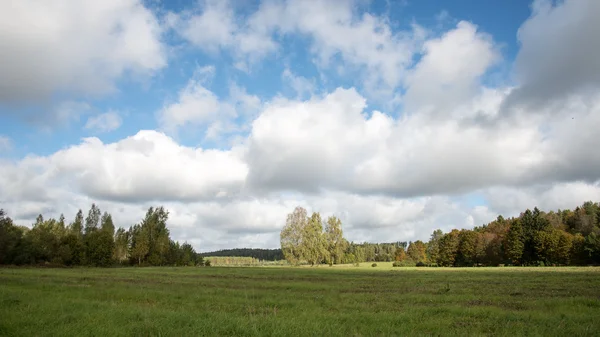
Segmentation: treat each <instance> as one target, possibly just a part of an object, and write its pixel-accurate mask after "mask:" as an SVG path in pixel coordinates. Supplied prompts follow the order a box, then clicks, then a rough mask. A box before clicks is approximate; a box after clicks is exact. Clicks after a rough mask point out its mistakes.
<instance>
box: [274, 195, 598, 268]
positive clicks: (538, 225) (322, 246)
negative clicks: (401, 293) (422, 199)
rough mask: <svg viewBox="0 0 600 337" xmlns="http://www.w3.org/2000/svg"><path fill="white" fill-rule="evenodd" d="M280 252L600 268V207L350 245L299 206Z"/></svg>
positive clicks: (311, 257)
mask: <svg viewBox="0 0 600 337" xmlns="http://www.w3.org/2000/svg"><path fill="white" fill-rule="evenodd" d="M280 239H281V249H282V251H283V254H284V256H285V258H286V260H287V261H288V262H289V263H291V264H294V265H299V264H309V265H319V264H324V263H327V264H330V265H331V264H344V263H359V262H370V261H374V262H375V261H395V262H394V266H410V265H412V266H444V267H449V266H454V267H469V266H501V265H515V266H549V265H553V266H561V265H598V264H600V205H599V204H598V203H593V202H591V201H588V202H585V203H584V204H583V205H582V206H579V207H577V208H575V210H558V211H556V212H555V211H550V212H542V211H540V210H539V209H538V208H537V207H536V208H534V209H533V210H529V209H527V210H525V211H524V212H522V213H521V214H520V215H519V216H518V217H512V218H506V219H505V218H504V217H502V216H498V217H497V218H496V219H495V220H494V221H492V222H490V223H488V224H485V225H482V226H479V227H475V228H473V229H460V230H459V229H453V230H451V231H450V232H448V233H443V232H442V231H441V230H439V229H438V230H435V231H434V232H433V233H432V234H431V237H430V239H429V241H428V242H423V241H420V240H417V241H414V242H408V243H406V242H396V243H385V244H373V243H363V244H356V243H353V242H348V241H347V240H346V239H345V238H344V237H343V231H342V224H341V221H340V219H338V218H336V217H335V216H331V217H329V218H328V219H327V220H326V221H323V220H322V219H321V215H320V214H319V213H312V215H310V216H308V214H307V211H306V210H305V209H304V208H302V207H297V208H296V209H295V210H294V211H293V212H292V213H290V214H289V215H288V217H287V221H286V225H285V226H284V228H283V229H282V231H281V233H280Z"/></svg>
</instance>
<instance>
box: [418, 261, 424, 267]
mask: <svg viewBox="0 0 600 337" xmlns="http://www.w3.org/2000/svg"><path fill="white" fill-rule="evenodd" d="M417 267H425V263H423V262H422V261H419V262H417Z"/></svg>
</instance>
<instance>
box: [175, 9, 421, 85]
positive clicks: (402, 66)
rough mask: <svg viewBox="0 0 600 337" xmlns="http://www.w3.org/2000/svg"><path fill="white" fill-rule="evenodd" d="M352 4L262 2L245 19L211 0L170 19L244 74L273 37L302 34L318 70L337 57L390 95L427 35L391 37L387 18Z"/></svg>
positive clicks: (416, 31) (273, 48) (269, 48)
mask: <svg viewBox="0 0 600 337" xmlns="http://www.w3.org/2000/svg"><path fill="white" fill-rule="evenodd" d="M356 6H358V4H357V2H355V1H334V2H332V1H299V0H289V1H283V2H276V1H263V2H262V3H261V4H260V6H259V7H258V9H257V10H256V11H255V12H253V13H251V14H250V15H248V16H247V17H246V16H241V15H236V13H235V10H234V8H233V7H232V4H231V3H230V2H229V1H213V0H209V1H202V2H200V6H199V9H198V12H199V13H193V14H190V13H182V14H181V15H179V16H176V20H171V21H173V22H175V23H174V24H172V26H173V27H174V28H175V29H176V31H178V32H179V33H180V34H181V35H182V36H183V37H184V38H186V39H187V40H188V41H190V42H191V43H193V44H194V45H196V46H198V47H200V48H203V49H205V50H207V51H209V52H215V51H217V50H221V49H226V50H230V51H232V52H233V53H234V55H235V57H236V58H237V59H238V62H237V64H238V68H241V69H242V70H247V67H248V65H249V64H251V63H253V62H256V61H258V60H260V59H262V58H264V57H265V56H267V55H269V54H272V53H275V52H278V51H279V50H280V48H281V47H280V46H279V44H278V42H276V39H275V36H277V35H281V36H284V35H294V34H300V35H306V36H308V37H309V38H310V39H311V49H310V52H311V53H312V54H313V55H314V56H315V57H316V59H315V62H316V63H317V65H319V66H320V67H321V68H335V64H336V63H337V62H336V57H337V56H340V57H341V59H342V60H343V61H344V62H345V64H344V65H345V66H347V67H349V68H355V69H356V70H359V71H361V72H362V74H363V75H362V76H363V78H364V79H365V81H366V87H367V88H368V90H370V91H371V92H373V93H377V92H379V93H381V92H382V91H383V92H386V94H387V95H389V94H390V93H391V92H392V91H393V90H394V89H395V88H396V87H397V86H399V85H400V84H401V81H402V78H403V76H404V75H405V73H406V69H407V68H409V67H410V66H411V65H412V62H413V61H412V58H413V55H414V54H415V52H417V51H418V49H419V46H420V44H421V43H422V41H423V39H424V38H425V36H426V32H425V30H424V29H423V28H422V27H420V26H418V25H416V24H413V25H412V27H411V29H410V30H407V31H401V32H399V33H394V32H392V29H391V27H390V23H389V21H388V20H387V19H386V18H385V17H379V16H375V15H372V14H369V13H365V14H363V15H362V16H359V15H357V14H356V11H355V8H356ZM247 61H248V62H247Z"/></svg>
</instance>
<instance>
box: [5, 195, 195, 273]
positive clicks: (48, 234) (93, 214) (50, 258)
mask: <svg viewBox="0 0 600 337" xmlns="http://www.w3.org/2000/svg"><path fill="white" fill-rule="evenodd" d="M168 218H169V212H168V211H167V210H165V209H164V208H163V207H162V206H161V207H156V208H154V207H150V208H149V209H148V211H147V212H146V215H145V217H144V218H143V219H142V221H140V223H138V224H135V225H133V226H131V227H130V228H129V229H128V230H125V229H124V228H118V229H116V230H115V225H114V223H113V220H112V216H111V215H110V214H109V213H107V212H104V214H102V212H101V211H100V208H98V206H96V204H92V206H91V208H90V210H89V212H88V214H87V217H86V218H85V219H84V217H83V212H82V210H79V211H78V212H77V214H76V215H75V219H74V220H73V221H72V222H70V223H68V224H67V223H66V220H65V217H64V216H63V215H61V216H60V217H59V219H58V220H56V219H44V217H43V216H42V215H41V214H40V215H38V217H37V219H36V222H35V223H34V224H33V225H32V227H31V229H30V228H28V227H26V226H17V225H15V224H13V221H12V220H11V219H10V218H9V217H8V216H7V215H6V213H5V211H4V210H1V209H0V264H4V265H51V266H96V267H108V266H113V265H139V266H166V265H171V266H194V265H204V261H203V258H202V257H201V256H200V255H199V254H198V253H196V251H195V250H194V248H193V247H192V245H190V244H189V243H185V242H184V243H183V244H180V243H179V242H175V241H173V240H172V239H171V238H170V233H169V229H168V228H167V220H168Z"/></svg>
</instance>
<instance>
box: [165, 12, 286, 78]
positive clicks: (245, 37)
mask: <svg viewBox="0 0 600 337" xmlns="http://www.w3.org/2000/svg"><path fill="white" fill-rule="evenodd" d="M232 5H233V4H232V3H231V2H230V1H229V0H223V1H220V0H203V1H199V2H198V8H196V9H195V10H192V11H184V12H182V13H178V14H176V13H170V16H169V26H171V27H172V28H173V29H175V30H176V31H177V32H179V34H181V36H182V37H184V38H185V39H186V40H188V41H189V42H191V43H192V44H193V45H195V46H197V47H199V48H201V49H203V50H205V51H207V52H209V53H213V54H215V53H218V52H220V51H221V50H223V49H224V50H231V51H233V52H234V53H235V55H236V57H237V58H238V61H237V63H236V64H237V67H238V68H240V69H242V70H247V67H248V66H249V65H250V64H251V63H253V62H255V61H257V60H260V59H261V58H263V57H264V56H265V55H267V54H269V53H271V52H274V51H275V50H277V45H276V44H275V42H274V41H272V39H271V38H270V36H269V35H270V32H268V31H266V30H264V29H262V27H260V26H257V25H255V24H253V23H252V21H250V22H248V23H247V24H240V23H239V22H243V21H242V18H240V17H239V15H237V14H236V12H235V10H234V8H233V7H232Z"/></svg>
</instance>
